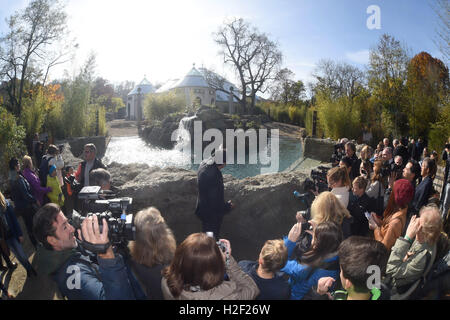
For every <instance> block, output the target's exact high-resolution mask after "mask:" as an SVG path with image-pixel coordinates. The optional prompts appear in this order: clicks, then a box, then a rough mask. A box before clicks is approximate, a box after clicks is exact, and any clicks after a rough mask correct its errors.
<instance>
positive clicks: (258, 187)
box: [109, 163, 306, 260]
mask: <svg viewBox="0 0 450 320" xmlns="http://www.w3.org/2000/svg"><path fill="white" fill-rule="evenodd" d="M109 170H110V172H111V175H112V179H113V184H114V185H115V186H117V187H118V188H119V190H120V192H119V195H120V196H129V197H132V198H133V209H132V211H133V212H134V213H135V212H137V211H138V210H140V209H143V208H147V207H149V206H155V207H156V208H158V209H159V210H160V211H161V213H162V215H163V216H164V218H165V219H166V222H167V223H168V225H169V226H170V228H171V229H172V230H173V232H174V234H175V237H176V239H177V242H178V243H179V242H181V241H183V240H184V239H185V238H186V237H187V236H188V235H189V234H191V233H195V232H200V231H201V222H200V220H199V219H198V218H197V217H196V216H195V214H194V211H195V207H196V201H197V192H198V189H197V174H196V172H194V171H189V170H183V169H179V168H166V169H163V170H161V169H160V168H150V167H148V166H147V165H120V164H116V163H112V164H111V165H110V166H109ZM305 178H306V175H305V174H303V173H298V172H289V173H277V174H268V175H259V176H255V177H250V178H246V179H242V180H239V179H235V178H233V177H232V176H230V175H225V176H224V186H225V199H226V200H229V199H230V200H232V201H233V203H234V204H235V208H234V209H233V210H232V211H231V212H230V213H229V214H228V215H226V216H225V218H224V221H223V224H222V229H221V237H223V238H226V239H229V240H230V241H231V245H232V251H233V256H234V257H235V258H236V259H238V260H240V259H257V256H258V254H259V251H260V249H261V247H262V246H263V245H264V242H265V241H266V240H269V239H279V238H282V237H283V236H284V235H287V234H288V232H289V230H290V228H291V227H292V225H293V224H294V223H295V214H296V212H297V211H298V210H301V209H304V207H303V205H302V203H301V201H299V200H298V199H297V198H295V197H294V196H293V192H294V190H298V191H299V192H302V190H303V181H304V179H305Z"/></svg>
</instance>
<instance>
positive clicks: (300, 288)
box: [281, 237, 339, 300]
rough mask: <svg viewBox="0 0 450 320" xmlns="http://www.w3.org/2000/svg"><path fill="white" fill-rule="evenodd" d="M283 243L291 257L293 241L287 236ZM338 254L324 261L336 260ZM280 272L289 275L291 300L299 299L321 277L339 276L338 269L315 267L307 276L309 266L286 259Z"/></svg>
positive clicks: (293, 246)
mask: <svg viewBox="0 0 450 320" xmlns="http://www.w3.org/2000/svg"><path fill="white" fill-rule="evenodd" d="M284 244H285V245H286V247H287V249H288V258H289V259H291V256H292V253H293V251H294V248H295V242H292V241H290V240H289V239H287V237H285V238H284ZM337 260H338V256H337V255H336V256H334V257H332V258H329V259H326V260H324V262H333V261H337ZM281 271H282V272H284V273H286V274H288V275H289V284H290V285H291V300H301V299H302V298H303V297H304V296H305V294H307V293H308V291H309V290H311V288H312V287H314V286H317V283H318V281H319V279H320V278H322V277H332V278H334V279H337V277H339V271H338V270H325V269H317V270H315V271H314V272H313V273H312V274H311V275H310V276H309V278H308V275H309V274H310V271H311V268H310V267H308V266H306V265H303V264H300V263H299V262H298V261H296V260H288V262H287V263H286V265H285V266H284V268H283V269H281Z"/></svg>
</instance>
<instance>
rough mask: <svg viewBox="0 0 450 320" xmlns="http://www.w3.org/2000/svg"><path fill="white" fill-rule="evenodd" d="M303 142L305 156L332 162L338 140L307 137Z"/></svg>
mask: <svg viewBox="0 0 450 320" xmlns="http://www.w3.org/2000/svg"><path fill="white" fill-rule="evenodd" d="M302 144H303V146H302V147H303V148H302V149H303V157H305V158H311V159H314V160H319V161H322V162H330V158H331V155H332V154H333V152H334V145H335V144H336V142H334V141H332V140H328V139H316V138H305V139H303V143H302Z"/></svg>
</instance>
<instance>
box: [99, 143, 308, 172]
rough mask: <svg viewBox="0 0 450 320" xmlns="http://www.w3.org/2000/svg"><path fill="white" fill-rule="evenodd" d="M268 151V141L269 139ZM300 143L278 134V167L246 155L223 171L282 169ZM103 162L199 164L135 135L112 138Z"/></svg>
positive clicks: (294, 156)
mask: <svg viewBox="0 0 450 320" xmlns="http://www.w3.org/2000/svg"><path fill="white" fill-rule="evenodd" d="M268 146H269V151H268V154H269V156H271V151H270V140H269V141H268ZM301 152H302V150H301V142H300V141H299V140H295V139H290V138H285V137H280V139H279V166H278V170H276V169H274V168H270V167H269V166H268V165H267V166H265V165H262V164H261V163H260V162H259V158H258V163H257V164H249V163H248V156H247V160H246V164H228V165H227V166H226V167H225V168H224V169H223V170H222V173H223V174H231V175H232V176H234V177H236V178H245V177H252V176H256V175H259V174H261V169H262V168H266V170H267V172H266V173H275V172H281V171H284V170H286V169H287V168H289V166H290V165H291V164H292V163H293V162H294V161H296V160H297V159H299V158H300V156H301ZM102 161H103V162H104V163H105V164H107V165H108V164H110V163H112V162H117V163H121V164H130V163H145V164H147V165H149V166H157V167H160V168H166V167H179V168H184V169H191V170H197V169H198V166H199V165H198V164H194V163H193V161H192V159H191V157H189V156H188V155H187V154H185V153H183V152H182V151H180V150H177V149H176V148H174V149H173V150H166V149H161V148H157V147H154V146H152V145H150V144H147V143H146V142H145V141H144V140H142V139H141V138H140V137H138V136H133V137H112V138H111V141H110V142H109V144H108V147H107V149H106V153H105V156H104V158H103V160H102Z"/></svg>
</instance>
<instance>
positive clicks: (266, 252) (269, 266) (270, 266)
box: [259, 240, 288, 273]
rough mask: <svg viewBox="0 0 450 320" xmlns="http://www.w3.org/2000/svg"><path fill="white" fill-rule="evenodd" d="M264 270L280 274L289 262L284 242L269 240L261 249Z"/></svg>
mask: <svg viewBox="0 0 450 320" xmlns="http://www.w3.org/2000/svg"><path fill="white" fill-rule="evenodd" d="M259 256H260V258H261V259H262V260H263V264H262V266H261V267H262V268H263V269H264V270H266V271H269V272H274V273H275V272H278V271H280V269H281V268H283V267H284V265H285V264H286V262H287V259H288V252H287V248H286V246H285V245H284V241H283V240H267V241H266V243H265V244H264V247H263V248H262V249H261V253H260V255H259Z"/></svg>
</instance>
